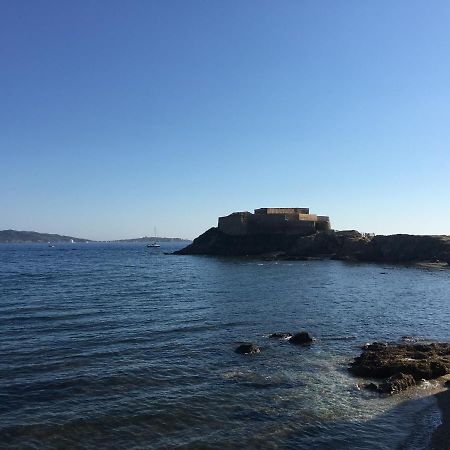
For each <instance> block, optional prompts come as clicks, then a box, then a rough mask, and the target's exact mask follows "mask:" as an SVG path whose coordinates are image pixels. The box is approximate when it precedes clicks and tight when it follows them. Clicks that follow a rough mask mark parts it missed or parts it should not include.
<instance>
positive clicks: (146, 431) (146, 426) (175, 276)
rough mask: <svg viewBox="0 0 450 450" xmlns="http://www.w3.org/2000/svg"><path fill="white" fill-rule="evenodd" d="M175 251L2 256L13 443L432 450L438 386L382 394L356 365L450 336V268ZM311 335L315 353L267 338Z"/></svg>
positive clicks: (92, 248) (2, 365)
mask: <svg viewBox="0 0 450 450" xmlns="http://www.w3.org/2000/svg"><path fill="white" fill-rule="evenodd" d="M174 248H175V246H173V245H171V244H163V246H162V247H161V249H147V248H146V247H145V246H140V245H136V244H127V245H119V244H89V245H86V244H76V245H74V244H64V245H60V246H56V247H55V248H47V247H46V246H45V245H3V246H1V247H0V348H1V354H2V358H0V392H1V399H2V401H1V402H0V413H1V420H0V442H2V443H3V444H4V446H6V447H15V448H16V447H29V448H43V447H45V448H52V447H58V448H60V447H81V448H98V447H102V448H104V447H109V448H130V447H132V446H135V447H143V448H168V447H176V446H183V448H199V447H204V448H208V447H209V448H223V447H235V448H324V449H327V448H330V449H342V448H353V449H367V448H371V449H375V448H380V449H381V448H383V449H385V448H395V447H398V446H400V447H401V448H421V445H422V444H423V442H424V441H425V437H426V432H427V430H429V429H430V428H431V427H432V426H433V424H434V423H436V421H437V420H438V418H437V416H436V407H435V406H436V405H435V403H434V399H433V398H431V397H429V398H426V399H421V400H419V399H418V398H419V397H421V396H423V395H425V394H426V393H428V392H430V391H432V390H433V389H434V388H435V387H434V386H433V384H430V385H429V386H428V387H427V389H421V390H417V391H412V392H410V393H405V394H403V395H400V396H397V397H391V398H380V397H377V396H375V395H373V394H371V393H368V392H365V391H360V390H359V389H358V382H359V380H357V379H354V378H352V377H351V376H349V374H348V373H347V370H346V366H347V364H348V362H349V361H350V360H351V358H352V357H353V356H355V355H357V354H358V353H359V351H360V350H359V348H360V346H361V344H362V343H364V342H368V341H373V340H398V339H400V338H401V336H404V335H410V336H411V335H412V336H419V337H423V338H428V339H438V340H449V338H450V337H449V334H448V323H449V322H450V302H448V292H449V287H450V276H449V272H448V271H430V270H424V269H414V268H406V267H390V266H388V267H386V266H377V265H352V264H345V263H341V262H336V261H324V262H320V261H314V262H301V261H299V262H261V261H254V260H245V259H244V260H240V259H224V258H211V257H193V256H167V255H164V254H163V252H165V251H170V250H173V249H174ZM75 250H76V251H75ZM381 272H383V273H381ZM301 329H306V330H308V331H309V332H310V333H311V334H312V335H313V336H315V337H316V338H317V341H316V342H315V344H314V345H312V346H310V347H307V348H298V347H295V346H293V345H291V344H289V342H287V341H285V340H277V339H269V338H268V334H269V333H271V332H275V331H291V332H295V331H298V330H301ZM242 341H254V342H256V343H257V344H258V345H259V346H260V347H261V348H262V353H260V354H259V355H256V356H241V355H236V354H235V353H234V352H233V349H234V347H235V346H236V345H237V344H238V343H239V342H242ZM405 400H408V401H405ZM402 446H403V447H402Z"/></svg>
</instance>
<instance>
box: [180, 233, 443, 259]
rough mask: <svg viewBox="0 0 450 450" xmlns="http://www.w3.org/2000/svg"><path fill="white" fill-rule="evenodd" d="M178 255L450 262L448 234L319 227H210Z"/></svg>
mask: <svg viewBox="0 0 450 450" xmlns="http://www.w3.org/2000/svg"><path fill="white" fill-rule="evenodd" d="M175 253H176V254H179V255H221V256H258V257H266V258H271V259H307V258H317V257H320V258H332V259H341V260H351V261H373V262H390V263H415V262H421V261H437V260H439V261H442V262H444V263H447V264H448V263H449V262H450V237H448V236H413V235H406V234H396V235H392V236H375V237H373V238H368V237H366V236H363V235H362V234H361V233H358V232H357V231H321V232H317V233H314V234H312V235H310V236H302V235H288V234H283V233H273V234H267V235H256V236H255V235H254V236H231V235H227V234H224V233H222V232H221V231H220V230H219V229H217V228H211V229H209V230H208V231H206V232H205V233H203V234H202V235H201V236H199V237H198V238H196V239H195V240H194V241H193V242H192V244H191V245H189V246H187V247H185V248H184V249H182V250H179V251H177V252H175Z"/></svg>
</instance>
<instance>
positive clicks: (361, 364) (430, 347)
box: [349, 342, 450, 394]
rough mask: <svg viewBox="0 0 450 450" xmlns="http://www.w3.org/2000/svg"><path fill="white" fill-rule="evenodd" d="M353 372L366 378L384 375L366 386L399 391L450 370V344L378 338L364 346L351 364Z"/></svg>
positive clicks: (384, 391) (386, 390)
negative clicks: (382, 339) (384, 341)
mask: <svg viewBox="0 0 450 450" xmlns="http://www.w3.org/2000/svg"><path fill="white" fill-rule="evenodd" d="M349 370H350V372H352V373H353V374H354V375H356V376H360V377H363V378H381V379H384V381H383V383H381V384H380V385H378V386H377V385H376V384H375V383H370V384H368V385H366V386H365V387H367V388H369V389H372V390H378V391H379V392H383V393H389V394H391V393H396V392H399V391H401V390H404V389H407V388H409V387H410V386H414V385H415V384H416V383H419V382H420V381H421V380H423V379H425V380H431V379H435V378H439V377H441V376H443V375H447V374H449V373H450V344H448V343H431V344H386V343H379V342H375V343H373V344H368V345H366V346H364V347H363V352H362V354H361V356H358V357H357V358H355V360H354V361H353V362H352V363H351V364H350V367H349Z"/></svg>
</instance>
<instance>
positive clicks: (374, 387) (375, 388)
mask: <svg viewBox="0 0 450 450" xmlns="http://www.w3.org/2000/svg"><path fill="white" fill-rule="evenodd" d="M363 388H364V389H367V390H368V391H375V392H378V385H377V384H375V383H367V384H363Z"/></svg>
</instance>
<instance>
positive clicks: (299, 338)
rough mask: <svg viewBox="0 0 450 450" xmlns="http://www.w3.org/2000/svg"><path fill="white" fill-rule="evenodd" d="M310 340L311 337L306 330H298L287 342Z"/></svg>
mask: <svg viewBox="0 0 450 450" xmlns="http://www.w3.org/2000/svg"><path fill="white" fill-rule="evenodd" d="M312 341H313V338H312V337H311V336H310V335H309V334H308V333H307V332H306V331H300V333H297V334H294V336H292V337H291V338H290V339H289V342H290V343H291V344H295V345H305V344H311V343H312Z"/></svg>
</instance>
